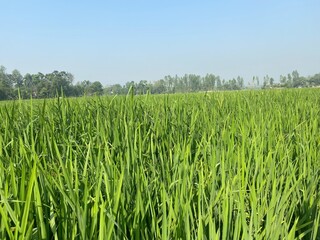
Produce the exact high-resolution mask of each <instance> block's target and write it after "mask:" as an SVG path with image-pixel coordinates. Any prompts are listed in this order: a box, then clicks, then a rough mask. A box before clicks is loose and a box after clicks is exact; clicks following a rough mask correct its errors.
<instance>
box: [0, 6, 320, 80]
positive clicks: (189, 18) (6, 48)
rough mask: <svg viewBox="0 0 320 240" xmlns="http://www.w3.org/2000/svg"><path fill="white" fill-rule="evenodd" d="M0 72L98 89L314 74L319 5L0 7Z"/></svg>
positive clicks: (319, 65)
mask: <svg viewBox="0 0 320 240" xmlns="http://www.w3.org/2000/svg"><path fill="white" fill-rule="evenodd" d="M0 3H1V10H2V11H1V14H0V22H1V37H0V65H3V66H5V67H6V68H7V70H8V71H12V70H13V69H18V70H19V71H20V72H21V73H22V74H25V73H37V72H43V73H49V72H52V71H54V70H58V71H68V72H70V73H72V74H73V75H74V76H75V81H83V80H89V81H100V82H101V83H102V84H103V85H111V84H115V83H120V84H125V83H126V82H129V81H135V82H139V81H140V80H148V81H156V80H159V79H161V78H163V77H164V76H166V75H176V74H177V75H183V74H185V73H193V74H199V75H205V74H206V73H213V74H216V75H219V76H220V77H221V78H224V79H230V78H233V77H237V76H242V77H244V79H245V82H248V81H251V80H252V77H253V76H259V77H263V76H264V75H267V74H268V75H269V76H270V77H274V78H275V79H276V80H277V79H278V78H279V76H280V74H287V73H289V72H292V71H293V70H298V72H299V73H300V74H302V75H305V76H307V75H312V74H315V73H319V72H320V44H319V43H320V31H319V30H320V14H319V10H320V1H317V0H305V1H298V0H291V1H289V0H283V1H276V0H271V1H253V0H250V1H249V0H244V1H236V0H230V1H202V0H200V1H180V0H179V1H168V0H164V1H143V0H137V1H90V2H89V1H74V0H71V1H62V0H57V1H50V2H49V1H39V0H37V1H36V0H30V1H0Z"/></svg>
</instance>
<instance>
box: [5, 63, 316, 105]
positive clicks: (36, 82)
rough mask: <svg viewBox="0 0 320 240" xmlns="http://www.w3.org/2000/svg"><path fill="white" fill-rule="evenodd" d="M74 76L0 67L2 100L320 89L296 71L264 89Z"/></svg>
mask: <svg viewBox="0 0 320 240" xmlns="http://www.w3.org/2000/svg"><path fill="white" fill-rule="evenodd" d="M73 80H74V79H73V75H72V74H71V73H68V72H65V71H60V72H59V71H53V72H52V73H48V74H43V73H40V72H39V73H37V74H29V73H27V74H25V76H22V75H21V73H20V72H19V71H18V70H13V71H12V73H7V72H6V68H5V67H3V66H0V100H6V99H19V98H23V99H29V98H30V97H31V96H32V97H33V98H53V97H56V96H61V95H62V94H64V95H65V96H67V97H79V96H93V95H103V94H106V95H126V94H127V93H128V91H129V89H131V88H133V89H134V94H146V93H147V92H149V93H152V94H161V93H184V92H200V91H217V90H240V89H244V88H254V89H259V88H265V89H266V88H300V87H315V86H320V74H315V75H314V76H310V77H303V76H300V75H299V73H298V72H297V71H293V72H292V73H291V74H288V75H286V76H282V75H281V76H280V78H279V81H278V82H276V81H275V80H274V79H273V78H272V77H269V76H268V75H267V76H265V77H264V78H263V82H262V85H261V84H260V81H259V78H258V77H256V76H254V77H253V79H252V81H251V82H247V86H245V84H244V79H243V78H242V77H240V76H238V77H237V78H233V79H230V80H227V81H226V80H225V79H221V78H220V77H219V76H217V75H213V74H207V75H205V76H200V75H195V74H185V75H184V76H182V77H179V76H177V75H176V76H170V75H169V76H165V77H164V78H163V79H160V80H157V81H155V82H148V81H147V80H141V81H140V82H137V83H136V82H134V81H131V82H127V83H126V84H124V85H123V86H122V85H120V84H114V85H111V86H106V87H103V86H102V84H101V83H100V82H99V81H95V82H91V81H89V80H84V81H82V82H78V83H76V84H74V83H73Z"/></svg>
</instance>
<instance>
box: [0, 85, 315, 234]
mask: <svg viewBox="0 0 320 240" xmlns="http://www.w3.org/2000/svg"><path fill="white" fill-rule="evenodd" d="M0 121H1V122H0V239H301V238H303V239H319V238H320V229H319V227H320V223H319V221H320V212H319V210H320V184H319V180H320V172H319V171H320V170H319V169H320V151H319V149H320V90H319V89H296V90H270V91H239V92H213V93H197V94H185V95H183V94H175V95H157V96H153V95H144V96H131V95H128V96H117V97H114V98H111V97H110V98H109V97H101V98H79V99H52V100H36V101H35V100H34V101H15V102H1V104H0Z"/></svg>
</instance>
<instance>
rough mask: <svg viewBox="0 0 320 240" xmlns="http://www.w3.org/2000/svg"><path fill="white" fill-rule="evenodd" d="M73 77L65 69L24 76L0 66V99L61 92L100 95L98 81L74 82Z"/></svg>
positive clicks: (35, 96)
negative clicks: (8, 71)
mask: <svg viewBox="0 0 320 240" xmlns="http://www.w3.org/2000/svg"><path fill="white" fill-rule="evenodd" d="M73 81H74V77H73V75H72V74H71V73H68V72H65V71H53V72H52V73H47V74H43V73H41V72H39V73H36V74H30V73H27V74H25V75H24V76H22V74H21V73H20V72H19V71H18V70H16V69H15V70H13V71H12V72H11V73H7V72H6V68H5V67H4V66H0V100H5V99H16V98H19V97H20V98H30V97H31V96H32V97H33V98H52V97H56V96H60V95H61V94H63V95H65V96H68V97H71V96H73V97H78V96H83V95H95V94H96V95H101V94H103V86H102V84H101V83H100V82H98V81H95V82H90V81H88V80H85V81H82V82H79V83H76V84H74V83H73Z"/></svg>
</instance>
